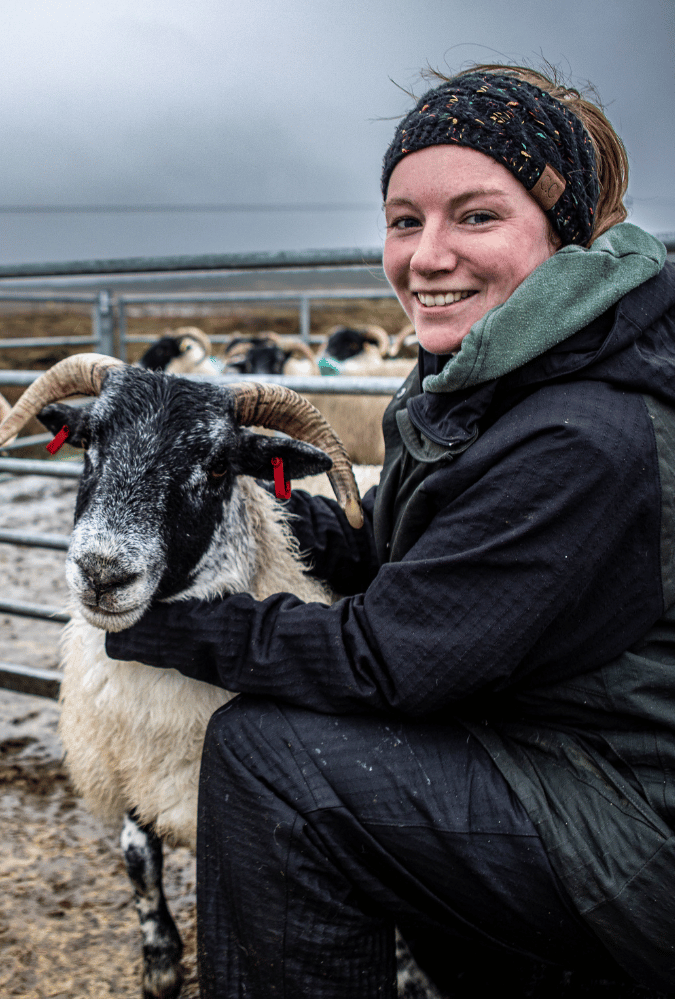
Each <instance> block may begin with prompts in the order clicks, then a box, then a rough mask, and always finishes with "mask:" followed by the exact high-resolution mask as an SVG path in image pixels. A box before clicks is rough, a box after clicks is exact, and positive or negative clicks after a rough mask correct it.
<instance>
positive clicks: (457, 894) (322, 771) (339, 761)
mask: <svg viewBox="0 0 675 999" xmlns="http://www.w3.org/2000/svg"><path fill="white" fill-rule="evenodd" d="M198 828H199V832H198V849H197V865H198V867H197V876H198V889H197V904H198V924H199V962H200V984H201V989H202V999H270V997H273V996H279V997H283V999H375V997H378V999H394V997H395V995H396V986H395V980H396V969H395V953H394V926H395V925H396V926H398V927H399V929H400V930H401V931H402V933H403V935H404V937H405V938H406V939H407V940H408V942H409V943H410V944H411V946H412V949H413V951H414V953H415V956H416V957H417V958H418V960H420V963H421V964H422V965H423V966H425V968H426V970H428V971H429V973H430V974H431V975H432V977H434V978H435V979H436V980H437V981H438V980H439V979H441V978H442V977H443V969H454V968H455V967H456V965H457V962H460V963H461V962H467V961H468V962H471V961H479V962H482V963H485V962H487V963H488V964H490V963H491V966H492V967H494V968H498V967H499V965H500V962H503V963H504V969H505V974H508V971H507V970H506V969H508V968H509V966H512V964H513V961H514V960H515V961H521V962H522V961H523V960H524V959H525V960H526V961H527V963H528V964H529V963H530V961H529V960H527V959H532V958H534V959H536V960H539V961H545V962H550V963H553V964H559V965H561V966H563V967H566V968H575V967H576V968H592V969H593V972H594V975H596V976H597V975H598V974H602V972H603V971H605V972H607V973H608V975H609V977H619V978H621V977H622V975H621V973H620V972H618V969H617V967H616V965H615V964H614V962H613V961H612V960H611V958H610V957H609V956H608V955H607V952H606V951H605V950H604V948H603V947H602V945H601V944H600V943H599V941H598V940H597V938H596V937H595V936H594V935H593V934H592V933H591V932H590V931H589V930H588V929H587V928H586V926H585V924H584V923H583V921H582V920H581V919H580V917H579V916H578V915H577V914H576V912H575V911H574V910H573V909H572V906H571V904H570V903H569V901H568V900H567V898H566V897H565V894H564V891H563V890H562V889H561V887H560V886H559V882H558V880H557V878H556V876H555V874H554V873H553V871H552V869H551V867H550V865H549V863H548V860H547V857H546V854H545V853H544V850H543V848H542V846H541V843H540V840H539V837H538V836H537V833H536V830H535V828H534V826H533V825H532V822H531V821H530V819H529V817H528V816H527V814H526V813H525V811H524V809H523V807H522V805H521V804H520V802H519V801H518V800H517V799H516V798H515V796H514V795H513V793H512V791H511V790H510V788H509V787H508V785H507V784H506V783H505V781H504V779H503V778H502V776H501V774H500V773H499V771H498V770H497V769H496V767H495V766H494V764H493V762H492V760H491V759H490V757H489V756H488V755H487V754H486V752H485V750H484V749H483V748H482V747H481V746H480V744H479V743H478V742H477V740H476V739H475V738H474V737H473V736H471V735H470V734H469V733H468V732H467V731H466V730H465V729H464V728H463V727H462V726H461V725H460V724H458V723H454V722H450V723H443V724H434V723H429V722H411V721H408V720H400V719H395V718H386V717H382V716H373V715H360V716H335V715H321V714H316V713H314V712H311V711H306V710H303V709H300V708H295V707H291V706H288V705H284V704H280V703H277V702H273V701H269V700H263V699H259V698H253V697H250V696H240V697H238V698H236V699H235V700H234V701H232V702H230V703H229V704H227V705H226V706H225V707H223V708H221V709H220V710H219V711H217V712H216V714H215V715H214V716H213V718H212V720H211V723H210V725H209V728H208V731H207V735H206V741H205V745H204V756H203V760H202V770H201V780H200V791H199V827H198ZM439 984H442V982H440V981H439Z"/></svg>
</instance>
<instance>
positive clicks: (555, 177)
mask: <svg viewBox="0 0 675 999" xmlns="http://www.w3.org/2000/svg"><path fill="white" fill-rule="evenodd" d="M566 187H567V181H566V180H565V178H564V177H563V176H561V174H559V173H558V171H557V170H556V169H555V167H552V166H551V164H550V163H547V164H546V166H545V167H544V169H543V170H542V173H541V176H540V177H539V180H538V181H537V183H536V184H535V185H534V187H533V188H532V189H531V190H530V194H531V195H532V197H533V198H534V200H535V201H536V202H537V204H538V205H539V206H540V207H541V208H543V209H544V211H548V209H549V208H553V206H554V205H555V203H556V201H558V199H559V198H560V197H562V194H563V192H564V190H565V188H566Z"/></svg>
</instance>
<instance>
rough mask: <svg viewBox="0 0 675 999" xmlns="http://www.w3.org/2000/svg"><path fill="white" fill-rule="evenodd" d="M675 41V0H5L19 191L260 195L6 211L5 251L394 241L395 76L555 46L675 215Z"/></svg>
mask: <svg viewBox="0 0 675 999" xmlns="http://www.w3.org/2000/svg"><path fill="white" fill-rule="evenodd" d="M674 53H675V0H565V2H562V0H536V2H534V0H507V2H504V0H472V2H469V3H467V2H466V0H461V2H460V0H358V2H353V0H347V2H344V0H343V2H342V3H340V4H338V3H335V2H334V0H333V2H331V3H325V2H323V0H286V2H281V0H248V2H245V0H239V2H235V0H192V2H190V3H187V2H186V0H161V2H160V0H61V2H59V3H55V2H54V0H20V2H19V3H12V4H10V3H9V0H5V3H4V5H3V24H2V31H1V32H0V80H1V81H2V95H3V100H2V104H1V106H0V180H1V188H0V206H1V207H4V208H6V207H8V206H54V205H57V206H58V205H99V206H100V205H105V206H120V205H155V206H157V205H186V204H188V205H204V204H212V205H213V204H219V205H222V204H226V205H244V206H248V207H247V208H245V210H239V211H228V212H222V211H221V212H214V211H211V212H194V213H186V212H180V213H168V212H152V213H148V212H145V213H136V212H134V213H119V212H118V213H106V214H100V213H99V214H89V213H80V214H74V213H68V214H62V213H58V214H11V213H6V212H2V211H0V227H1V234H0V263H14V262H25V263H29V262H43V261H56V260H84V259H90V258H94V257H98V258H103V259H108V258H115V257H129V256H150V255H173V254H183V253H197V254H198V253H227V252H235V251H239V250H241V251H249V250H279V249H312V248H322V247H334V248H342V247H357V246H363V247H371V246H379V245H381V242H382V236H383V224H382V214H381V210H380V193H379V174H380V164H381V160H382V155H383V153H384V150H385V148H386V146H387V144H388V143H389V141H390V139H391V137H392V135H393V131H394V128H395V120H383V119H387V118H389V119H393V118H395V117H398V116H400V115H401V114H403V113H404V112H405V111H406V110H407V109H408V108H409V107H410V105H411V101H410V99H409V98H408V97H407V96H406V95H405V94H404V93H403V92H402V91H401V90H400V89H399V88H398V87H397V86H396V85H395V84H399V85H400V86H402V87H408V88H410V87H412V88H414V89H416V91H417V92H418V93H421V92H423V87H424V84H423V83H420V82H419V77H418V71H419V69H420V68H422V67H423V66H425V65H426V64H427V63H430V64H431V65H432V66H435V67H438V68H441V69H445V70H457V69H460V68H463V67H465V66H466V65H467V64H468V63H470V62H475V61H482V62H488V61H514V60H515V61H520V62H523V61H525V62H527V63H529V64H533V65H540V64H541V59H542V57H543V58H545V59H547V60H548V61H549V62H551V63H553V64H555V65H557V66H558V67H559V68H560V69H561V70H562V71H563V72H564V73H565V74H566V75H567V76H568V78H569V79H570V80H571V81H572V82H573V83H575V84H576V85H580V84H583V83H584V82H585V81H586V80H591V81H592V82H593V83H594V84H595V86H596V87H597V89H598V91H599V93H600V95H601V97H602V100H603V102H604V104H605V107H606V111H607V114H608V116H609V118H610V120H611V121H612V123H613V124H614V126H615V128H616V129H617V131H618V132H619V134H620V135H621V136H622V138H623V140H624V142H625V144H626V146H627V149H628V155H629V159H630V165H631V182H630V186H629V195H630V196H631V198H632V208H631V215H630V220H631V221H633V222H635V223H636V224H638V225H641V226H643V227H644V228H646V229H648V230H649V231H651V232H655V233H659V232H660V233H663V232H674V231H675V190H674V185H673V175H674V165H675V58H674ZM392 81H394V82H392ZM260 205H263V206H277V208H276V209H275V210H272V209H265V210H255V211H251V210H250V207H251V206H260ZM289 205H299V206H308V205H309V206H312V205H319V206H341V205H342V206H344V205H347V206H349V207H347V208H345V207H342V208H339V209H332V210H331V209H329V208H325V207H323V208H321V209H316V208H315V209H312V210H308V208H307V207H303V208H298V209H296V210H293V211H289V210H287V206H289ZM278 206H286V207H285V208H283V209H279V207H278Z"/></svg>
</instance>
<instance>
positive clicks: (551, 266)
mask: <svg viewBox="0 0 675 999" xmlns="http://www.w3.org/2000/svg"><path fill="white" fill-rule="evenodd" d="M665 261H666V248H665V246H664V245H663V243H661V242H660V240H658V239H656V238H655V237H654V236H650V235H649V233H646V232H644V231H643V230H642V229H639V228H638V227H637V226H636V225H632V224H631V223H629V222H621V223H620V224H619V225H615V226H613V227H612V228H611V229H608V230H607V232H605V233H603V235H602V236H599V237H598V239H596V241H595V242H594V243H593V245H592V246H591V247H585V246H577V245H575V244H570V245H569V246H563V247H562V249H560V250H558V252H557V253H555V254H554V255H553V256H552V257H549V259H548V260H545V261H544V263H543V264H540V265H539V267H537V268H536V269H535V270H534V271H532V273H531V274H529V275H528V277H526V278H525V280H524V281H523V282H522V284H520V285H518V287H517V288H516V290H515V291H514V292H513V294H512V295H511V296H510V298H508V299H507V300H506V302H503V303H502V304H501V305H497V306H495V308H494V309H490V311H489V312H486V313H485V315H484V316H483V317H482V319H479V320H478V322H477V323H474V324H473V326H472V327H471V330H470V331H469V333H468V334H467V335H466V336H465V338H464V339H463V340H462V347H461V350H460V351H459V353H458V354H457V355H455V357H452V358H450V360H449V361H448V362H447V364H446V365H445V367H444V368H443V370H442V371H441V372H439V373H438V374H437V375H427V377H426V378H425V379H424V382H423V387H424V391H425V392H455V391H457V390H458V389H463V388H469V387H471V386H472V385H480V384H481V383H482V382H487V381H491V380H492V379H493V378H501V377H502V375H505V374H507V373H508V372H509V371H515V370H516V368H520V367H522V365H523V364H526V363H527V362H528V361H531V360H532V359H533V358H534V357H538V356H539V355H540V354H543V353H544V352H545V351H546V350H549V349H550V348H551V347H555V345H556V344H558V343H561V342H562V341H563V340H566V339H567V337H568V336H571V335H572V334H573V333H576V332H577V330H580V329H583V327H584V326H587V325H588V323H590V322H592V320H593V319H597V318H598V316H601V315H602V313H603V312H605V311H606V310H607V309H609V308H610V306H612V305H614V303H615V302H618V301H619V299H620V298H623V296H624V295H626V294H627V293H628V292H629V291H632V290H633V288H637V286H638V285H640V284H642V283H643V282H644V281H647V280H648V279H649V278H651V277H654V276H655V275H656V274H658V273H659V271H660V270H661V269H662V267H663V265H664V263H665Z"/></svg>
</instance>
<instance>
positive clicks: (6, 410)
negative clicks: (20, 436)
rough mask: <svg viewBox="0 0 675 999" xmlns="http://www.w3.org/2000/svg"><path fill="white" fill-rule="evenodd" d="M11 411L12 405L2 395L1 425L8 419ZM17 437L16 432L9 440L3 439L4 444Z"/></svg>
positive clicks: (0, 404)
mask: <svg viewBox="0 0 675 999" xmlns="http://www.w3.org/2000/svg"><path fill="white" fill-rule="evenodd" d="M11 412H12V407H11V406H10V404H9V403H8V402H7V400H6V399H5V397H4V395H0V425H2V423H3V421H4V420H6V419H7V417H8V416H9V414H10V413H11ZM15 437H16V434H14V436H13V437H10V438H9V440H6V441H3V444H11V443H12V441H13V440H14V438H15Z"/></svg>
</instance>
